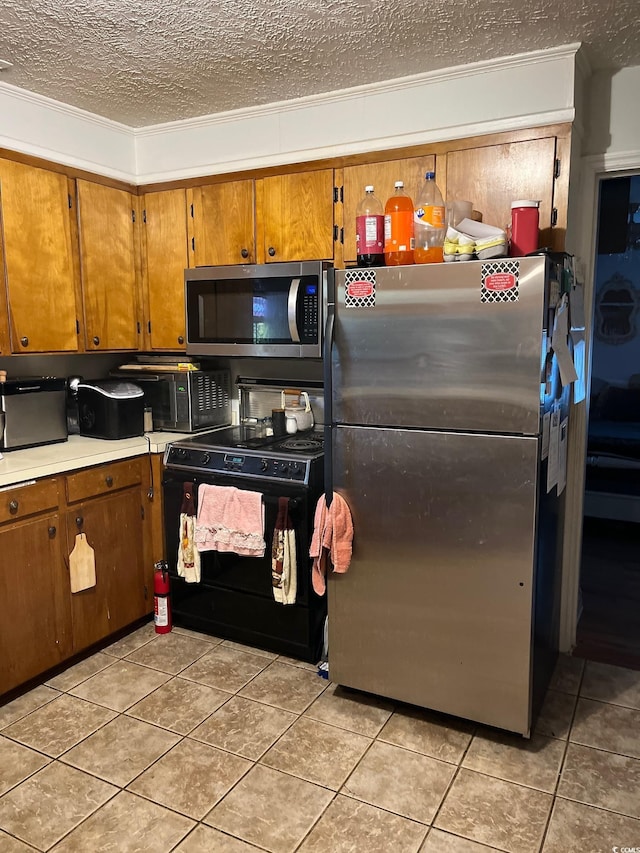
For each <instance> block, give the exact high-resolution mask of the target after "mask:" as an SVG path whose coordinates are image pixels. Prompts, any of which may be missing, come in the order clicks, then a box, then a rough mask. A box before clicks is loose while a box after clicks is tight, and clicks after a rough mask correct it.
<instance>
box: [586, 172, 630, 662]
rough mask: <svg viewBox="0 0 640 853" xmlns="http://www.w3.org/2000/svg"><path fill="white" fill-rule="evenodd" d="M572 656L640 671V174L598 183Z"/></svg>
mask: <svg viewBox="0 0 640 853" xmlns="http://www.w3.org/2000/svg"><path fill="white" fill-rule="evenodd" d="M597 247H598V248H597V256H596V265H595V289H594V300H595V302H594V326H593V354H592V369H591V374H592V378H591V391H590V406H589V435H588V448H587V473H586V491H585V510H584V527H583V542H582V564H581V571H580V599H581V600H580V610H581V612H580V616H579V621H578V630H577V638H576V649H575V652H574V654H576V655H577V656H579V657H585V658H588V659H589V660H596V661H601V662H603V663H610V664H615V665H617V666H626V667H630V668H632V669H638V670H640V175H638V176H631V177H622V178H611V179H608V180H605V181H603V182H602V183H601V186H600V203H599V211H598V239H597Z"/></svg>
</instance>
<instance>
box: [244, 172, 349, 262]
mask: <svg viewBox="0 0 640 853" xmlns="http://www.w3.org/2000/svg"><path fill="white" fill-rule="evenodd" d="M261 201H262V205H261V208H262V209H260V207H258V216H259V217H260V214H262V216H261V220H262V224H263V227H264V244H263V246H264V259H265V261H267V262H277V261H315V260H331V259H332V258H333V242H334V233H333V169H323V170H321V171H317V172H299V173H297V174H291V175H276V176H274V177H271V178H264V179H263V180H262V182H261Z"/></svg>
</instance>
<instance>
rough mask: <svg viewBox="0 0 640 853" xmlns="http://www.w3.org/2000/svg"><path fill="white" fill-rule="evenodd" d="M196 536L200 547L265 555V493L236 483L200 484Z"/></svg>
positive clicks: (243, 554) (242, 553) (202, 548)
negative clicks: (240, 487)
mask: <svg viewBox="0 0 640 853" xmlns="http://www.w3.org/2000/svg"><path fill="white" fill-rule="evenodd" d="M194 540H195V544H196V548H197V549H198V551H230V552H232V553H235V554H240V555H241V556H243V557H263V556H264V552H265V548H266V542H265V539H264V509H263V506H262V494H261V493H260V492H249V491H246V490H244V489H236V488H235V487H234V486H209V485H207V484H203V485H201V486H200V487H199V488H198V516H197V518H196V528H195V534H194Z"/></svg>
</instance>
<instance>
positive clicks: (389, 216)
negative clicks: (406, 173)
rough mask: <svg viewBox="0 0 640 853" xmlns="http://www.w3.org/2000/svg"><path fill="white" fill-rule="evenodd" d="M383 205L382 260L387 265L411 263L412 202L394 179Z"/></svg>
mask: <svg viewBox="0 0 640 853" xmlns="http://www.w3.org/2000/svg"><path fill="white" fill-rule="evenodd" d="M395 188H396V191H395V192H394V194H393V195H392V196H390V198H389V199H388V201H387V203H386V205H385V207H384V262H385V265H386V266H388V267H396V266H399V265H400V264H412V263H413V202H412V201H411V199H410V198H409V196H408V195H407V194H406V193H405V191H404V183H403V182H402V181H396V183H395Z"/></svg>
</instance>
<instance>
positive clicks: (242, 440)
mask: <svg viewBox="0 0 640 853" xmlns="http://www.w3.org/2000/svg"><path fill="white" fill-rule="evenodd" d="M323 439H324V436H323V433H322V432H321V431H319V430H307V431H305V432H299V433H295V434H294V435H285V436H275V435H266V436H265V435H258V434H257V430H256V427H255V426H253V425H251V424H248V425H240V426H233V427H228V428H226V429H222V430H215V431H214V432H210V433H204V434H199V435H195V436H192V437H191V438H186V439H182V440H179V441H174V442H172V443H171V444H170V445H169V446H168V447H167V450H166V452H165V458H164V464H165V467H166V468H167V469H169V470H180V471H191V472H193V473H197V474H201V475H202V474H207V473H208V474H233V475H235V476H238V477H241V478H244V477H246V478H252V479H255V480H258V481H259V480H278V481H282V480H285V481H289V482H291V483H300V484H304V485H308V484H309V480H310V477H311V474H312V472H315V471H318V470H319V469H320V468H321V466H322V456H323Z"/></svg>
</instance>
